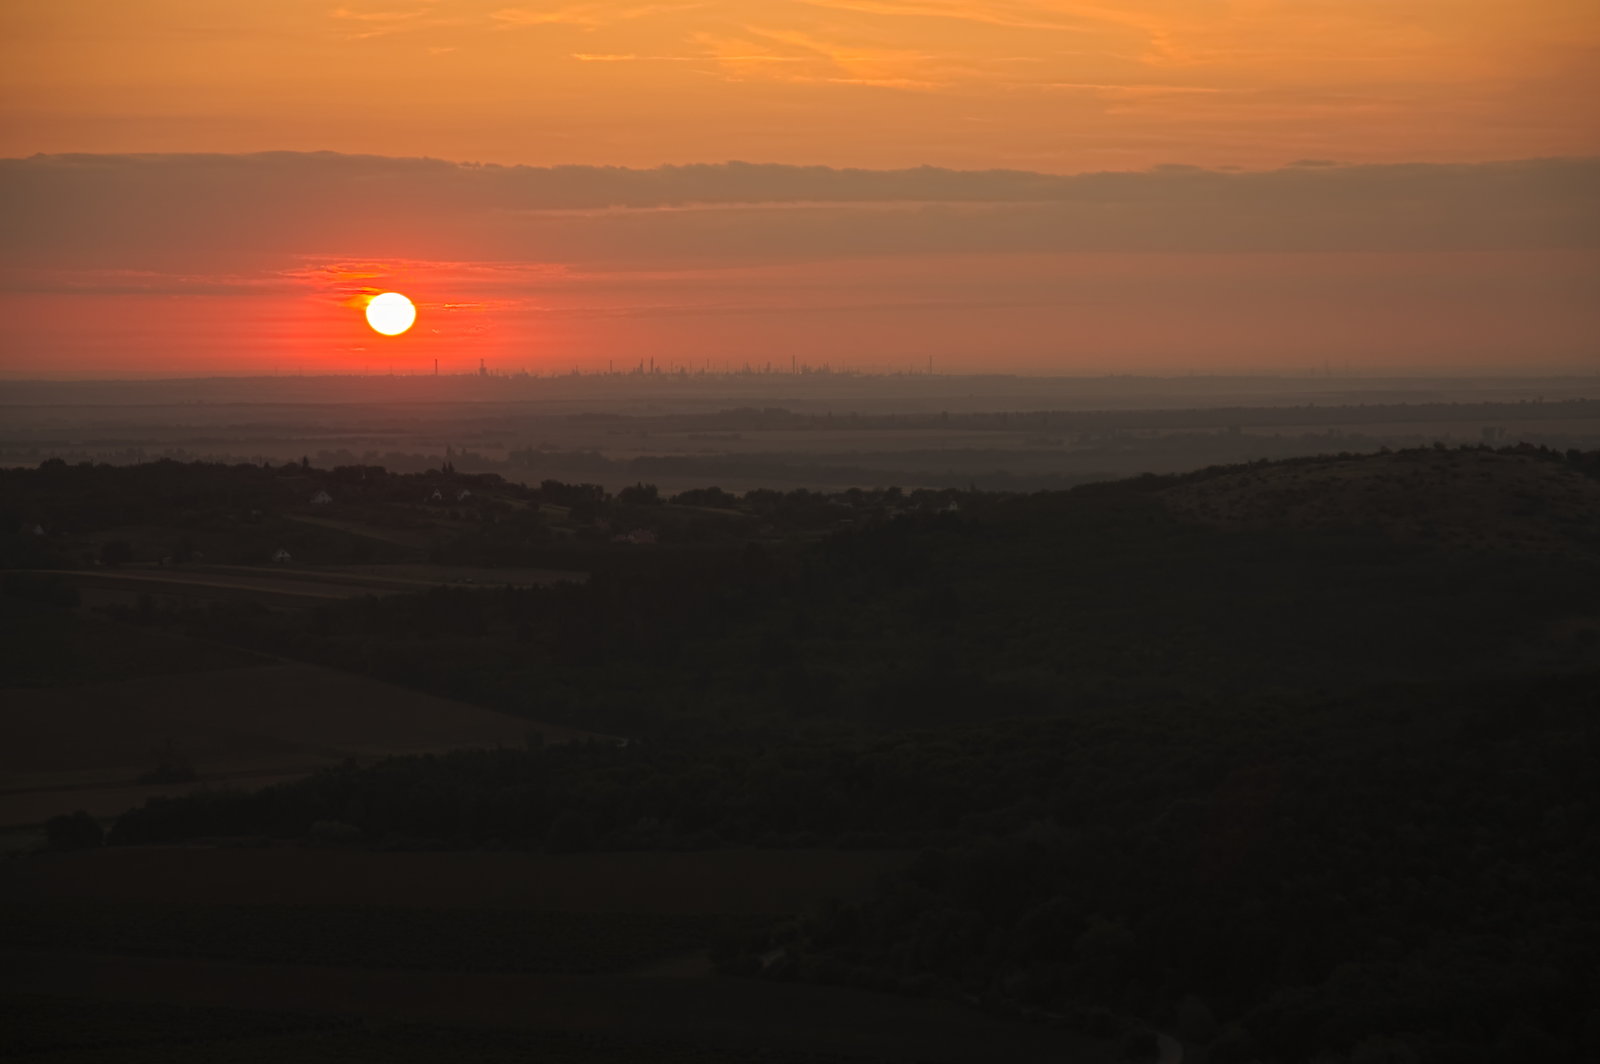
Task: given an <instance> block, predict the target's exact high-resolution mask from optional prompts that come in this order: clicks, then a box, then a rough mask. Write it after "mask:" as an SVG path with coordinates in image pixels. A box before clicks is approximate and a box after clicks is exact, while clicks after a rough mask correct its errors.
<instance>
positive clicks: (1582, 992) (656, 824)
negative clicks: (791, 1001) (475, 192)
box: [50, 449, 1600, 1062]
mask: <svg viewBox="0 0 1600 1064" xmlns="http://www.w3.org/2000/svg"><path fill="white" fill-rule="evenodd" d="M1597 470H1600V455H1595V454H1577V453H1570V454H1558V453H1555V452H1549V451H1537V450H1532V451H1530V450H1526V449H1524V450H1508V451H1502V452H1490V451H1486V450H1465V451H1436V450H1428V451H1419V452H1402V453H1398V454H1393V455H1372V456H1341V457H1338V458H1327V459H1318V460H1303V461H1297V462H1292V463H1280V464H1257V465H1253V466H1247V467H1236V468H1231V469H1216V470H1208V471H1204V472H1202V473H1197V474H1192V475H1188V476H1183V477H1170V478H1157V477H1149V478H1140V479H1137V480H1133V481H1126V482H1121V483H1117V484H1106V485H1095V486H1091V487H1087V488H1082V489H1078V490H1075V491H1071V492H1059V493H1042V494H1036V495H984V494H981V493H965V494H962V495H960V496H959V497H946V498H939V499H930V498H926V497H925V498H923V499H922V500H920V501H919V500H917V499H914V498H912V497H901V496H899V494H898V493H895V494H893V495H891V494H890V493H887V492H885V493H879V494H878V495H876V496H873V497H870V498H869V497H867V496H865V495H858V496H857V497H856V498H854V499H850V498H848V497H847V496H845V495H844V494H843V493H841V495H840V496H839V497H836V498H831V499H830V498H822V497H818V498H816V499H812V500H810V502H811V504H812V505H813V506H814V508H816V509H821V510H823V511H824V512H826V510H828V509H830V508H831V509H833V510H834V511H835V512H836V513H841V514H848V515H849V516H848V523H845V519H844V518H840V519H836V520H835V521H834V522H833V523H832V531H831V534H829V535H827V536H825V537H822V538H818V537H817V536H816V535H815V532H816V531H817V529H816V527H815V525H814V524H812V523H810V522H811V521H812V519H810V518H808V519H807V521H808V524H807V526H806V527H804V528H790V529H789V530H787V531H786V532H783V533H781V534H777V535H773V536H769V537H767V538H764V539H763V538H752V539H749V540H747V541H745V542H743V543H740V542H737V541H725V542H723V543H722V544H720V545H718V546H717V547H716V549H714V550H709V551H701V552H697V553H693V554H683V553H676V552H669V551H660V552H658V553H654V554H641V553H637V552H635V553H631V554H627V555H626V557H628V558H629V559H632V561H631V562H630V564H629V565H627V566H625V567H624V566H618V567H613V568H611V569H609V570H600V571H596V572H595V573H594V575H593V577H592V578H591V579H590V580H589V581H588V582H587V583H583V584H565V585H557V586H550V587H528V588H511V587H505V588H494V589H489V588H465V587H442V588H436V589H434V590H431V591H428V592H426V593H424V594H419V595H409V596H408V595H398V596H392V597H388V598H385V599H382V600H379V599H375V598H368V599H353V600H348V601H336V602H329V603H327V604H323V605H318V606H316V607H315V608H314V609H308V610H302V611H293V612H287V611H272V610H256V611H244V610H229V611H215V610H212V611H206V610H197V609H183V608H175V609H171V610H166V611H156V612H154V613H152V614H150V615H148V616H145V617H142V618H140V617H133V616H127V617H125V620H126V621H140V622H142V623H145V624H148V625H151V626H155V627H168V628H171V629H174V630H176V631H185V632H189V633H196V632H199V631H202V630H203V631H205V632H207V633H208V635H209V637H210V638H213V639H217V640H220V641H223V642H225V643H228V644H231V645H233V646H236V647H239V648H241V649H246V650H257V651H261V650H265V651H270V652H274V653H279V654H284V655H287V656H290V657H297V658H303V659H306V660H310V661H314V662H317V663H319V664H324V665H331V666H334V667H337V668H341V669H347V670H351V671H357V672H365V673H369V674H371V675H373V676H375V677H378V678H382V679H386V680H389V681H392V682H398V683H402V684H405V685H410V686H414V687H418V688H422V689H425V690H428V691H430V692H434V693H438V694H447V695H450V696H452V697H456V698H460V699H463V700H466V701H470V702H476V703H478V704H480V705H485V706H490V707H494V708H500V709H506V710H509V711H512V712H517V713H522V714H524V715H526V716H529V717H533V718H536V719H547V720H555V721H560V722H563V723H566V724H569V725H576V726H579V727H582V728H585V729H588V730H591V731H595V732H603V733H607V734H611V735H621V736H627V737H628V741H627V742H626V743H625V744H619V743H616V742H592V743H587V744H582V743H580V744H569V745H565V746H549V747H540V746H539V744H538V743H537V742H534V743H532V744H530V747H529V748H528V749H515V750H513V749H502V750H497V751H475V752H465V751H464V752H458V753H455V754H451V755H446V756H438V757H430V758H397V759H392V760H390V761H387V762H384V763H381V764H378V765H375V766H372V767H369V768H353V767H352V768H346V769H343V770H338V771H329V772H324V773H320V774H318V775H316V776H314V777H312V778H310V779H307V780H304V781H302V782H299V783H294V784H288V785H283V786H278V787H273V788H269V789H267V790H265V791H260V792H256V793H244V792H227V791H221V792H213V793H207V794H196V795H193V796H190V797H188V798H184V799H180V800H173V801H167V802H156V803H152V804H150V805H148V806H146V807H145V808H143V809H140V810H137V811H135V812H132V813H129V814H127V815H126V816H124V817H123V818H122V819H121V820H120V821H118V823H117V824H116V825H115V826H114V828H113V829H112V831H111V834H110V841H111V843H112V844H114V845H136V844H144V843H153V842H176V841H184V840H195V839H203V838H208V837H217V836H249V837H255V838H258V839H264V840H270V839H276V840H281V841H282V842H285V843H287V842H289V841H291V840H298V841H307V842H311V843H317V844H322V845H343V846H358V847H362V846H364V847H388V848H419V847H421V848H435V849H464V848H481V847H492V848H511V849H527V850H539V851H545V852H551V853H560V852H571V851H580V850H716V849H746V848H752V847H789V848H800V849H806V848H812V847H840V848H862V849H874V848H876V849H909V850H915V851H919V852H921V854H922V856H921V857H920V858H919V859H918V860H916V861H914V862H912V863H911V864H910V865H909V867H907V868H905V869H904V870H903V871H901V872H898V873H895V874H892V875H890V876H889V877H888V878H886V879H885V880H884V881H883V882H882V884H881V885H880V886H879V888H878V889H877V890H876V891H875V892H873V893H871V894H869V895H867V896H864V897H861V898H859V899H858V900H855V901H852V902H848V903H838V904H831V905H824V906H822V907H820V908H818V909H816V910H814V911H812V912H811V913H809V914H807V915H804V916H799V917H795V918H789V919H784V920H780V921H777V922H775V923H774V924H772V925H770V926H768V927H765V928H763V929H759V930H755V931H749V932H743V933H741V934H740V935H737V936H733V937H724V938H723V940H722V941H721V943H720V945H719V947H718V954H717V955H718V958H719V961H720V963H721V966H722V968H723V969H724V970H725V971H727V972H729V973H735V974H742V975H749V976H761V977H767V978H776V979H798V980H803V981H811V982H828V983H842V984H848V985H852V986H858V987H869V988H873V989H878V990H887V991H893V992H897V993H908V994H925V995H927V994H931V995H935V996H940V997H946V998H949V999H950V1000H952V1001H958V1000H959V1001H966V1002H969V1003H974V1004H978V1005H980V1006H981V1007H984V1008H988V1009H991V1010H994V1011H997V1012H1002V1013H1007V1014H1013V1015H1023V1016H1031V1017H1032V1018H1034V1019H1037V1020H1041V1021H1048V1020H1052V1019H1053V1020H1054V1022H1058V1023H1066V1024H1070V1025H1073V1026H1076V1027H1078V1028H1080V1029H1084V1030H1115V1029H1118V1026H1119V1024H1123V1025H1129V1024H1136V1023H1137V1022H1149V1023H1153V1024H1154V1025H1155V1026H1156V1027H1158V1028H1160V1029H1164V1030H1175V1031H1177V1032H1178V1033H1180V1034H1181V1035H1182V1037H1183V1038H1184V1039H1185V1040H1186V1041H1187V1042H1188V1043H1189V1044H1190V1045H1191V1046H1192V1047H1195V1048H1199V1047H1201V1046H1206V1045H1209V1046H1210V1059H1212V1060H1215V1061H1223V1062H1226V1061H1249V1060H1260V1061H1263V1062H1272V1061H1283V1062H1289V1061H1309V1060H1346V1059H1349V1060H1363V1061H1365V1060H1380V1059H1394V1060H1417V1061H1425V1062H1432V1061H1440V1062H1443V1061H1459V1060H1523V1059H1572V1058H1576V1057H1577V1056H1581V1055H1582V1054H1583V1052H1584V1051H1585V1050H1592V1049H1593V1048H1595V1043H1596V1039H1597V1037H1600V1019H1597V1017H1596V1015H1595V1013H1594V1011H1593V1001H1594V1000H1595V994H1596V992H1597V991H1600V988H1597V987H1596V985H1595V983H1594V978H1595V974H1594V973H1595V969H1594V965H1593V961H1594V958H1595V956H1596V949H1597V947H1600V924H1597V923H1596V919H1595V915H1594V911H1593V907H1592V902H1591V900H1590V899H1592V898H1593V897H1594V896H1596V895H1597V894H1600V851H1597V849H1596V843H1595V839H1596V838H1600V833H1597V829H1600V823H1597V819H1596V818H1597V817H1600V792H1597V791H1596V788H1595V783H1594V781H1595V780H1596V779H1600V736H1597V735H1596V717H1595V710H1596V707H1597V702H1600V636H1597V632H1600V613H1597V611H1596V603H1600V566H1597V565H1596V564H1595V558H1596V540H1595V537H1594V522H1595V520H1596V516H1597V514H1596V510H1595V509H1594V506H1593V502H1594V499H1595V484H1596V481H1595V479H1594V474H1595V472H1596V471H1597ZM753 495H755V493H752V496H753ZM717 502H718V504H719V505H718V509H721V510H729V511H732V512H734V513H740V512H746V513H748V512H749V511H750V508H751V507H752V505H754V504H757V503H758V502H759V504H761V505H766V504H768V503H769V502H770V500H755V499H752V497H751V496H746V497H744V498H740V499H730V498H723V497H721V496H718V497H717ZM769 519H770V518H769ZM605 546H606V547H607V548H609V546H610V545H605ZM593 549H595V550H597V551H598V550H602V547H601V546H600V545H596V546H595V547H594V548H593ZM616 549H617V550H618V551H621V550H623V549H624V548H622V547H620V546H619V547H617V548H616ZM628 549H631V548H628ZM646 559H649V560H648V561H647V560H646ZM50 608H59V607H50Z"/></svg>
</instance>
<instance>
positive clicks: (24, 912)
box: [0, 846, 1110, 1064]
mask: <svg viewBox="0 0 1600 1064" xmlns="http://www.w3.org/2000/svg"><path fill="white" fill-rule="evenodd" d="M907 857H908V855H907V854H905V853H902V852H895V851H827V850H805V851H783V850H743V851H711V852H693V853H642V852H641V853H615V852H613V853H593V854H575V855H563V856H551V855H529V854H515V853H372V852H360V851H346V850H328V849H310V848H302V847H293V846H274V847H264V848H259V849H253V848H244V849H233V848H195V847H185V848H178V847H149V848H138V849H127V850H123V849H110V850H102V851H97V852H93V853H79V854H62V855H57V856H55V857H52V858H50V859H42V860H35V861H30V862H15V863H13V864H12V865H10V866H9V867H6V868H5V869H4V870H3V872H0V901H3V902H4V911H5V912H6V914H7V915H6V917H5V918H4V924H3V927H0V929H3V931H4V935H5V939H6V941H7V942H8V943H9V946H10V949H9V950H8V952H7V953H6V955H5V956H4V958H3V969H4V971H5V972H6V975H4V976H0V1006H3V1007H5V1008H6V1009H7V1010H8V1011H9V1012H10V1013H11V1014H13V1015H15V1016H16V1017H18V1019H19V1021H20V1022H18V1023H16V1024H14V1025H11V1027H10V1029H9V1030H8V1032H7V1034H6V1036H5V1037H6V1038H7V1039H8V1040H9V1044H7V1045H4V1046H0V1049H5V1050H6V1051H7V1052H8V1056H9V1057H10V1058H12V1059H33V1058H34V1057H35V1056H38V1057H39V1058H41V1059H49V1060H50V1061H53V1062H59V1061H77V1062H88V1061H102V1060H112V1059H118V1060H123V1059H133V1060H141V1059H144V1060H164V1061H165V1060H173V1061H187V1060H196V1061H198V1060H215V1059H222V1058H224V1057H225V1059H229V1060H258V1059H259V1060H277V1059H296V1060H302V1059H304V1060H340V1061H344V1060H378V1059H382V1060H385V1061H391V1060H412V1059H415V1060H441V1059H444V1060H448V1059H470V1060H489V1061H497V1060H510V1059H526V1058H527V1056H528V1055H530V1054H533V1055H537V1057H538V1058H539V1059H542V1060H552V1061H571V1062H573V1064H621V1062H622V1061H635V1060H639V1061H689V1060H694V1061H713V1062H716V1061H727V1062H730V1064H731V1062H732V1061H736V1060H747V1059H750V1058H751V1055H752V1054H759V1055H760V1059H762V1060H767V1061H772V1062H775V1064H778V1062H792V1064H802V1062H814V1064H821V1062H823V1061H842V1060H860V1059H874V1060H882V1061H894V1060H919V1061H929V1062H949V1064H956V1062H964V1061H980V1060H990V1059H993V1058H994V1056H993V1055H994V1053H995V1051H996V1047H997V1046H1001V1047H1004V1052H1005V1056H1006V1059H1008V1060H1018V1061H1030V1060H1039V1061H1044V1060H1051V1061H1058V1060H1063V1059H1065V1060H1069V1061H1091V1060H1104V1059H1110V1057H1109V1054H1108V1048H1109V1045H1110V1044H1109V1043H1105V1042H1097V1041H1095V1040H1093V1039H1089V1038H1086V1037H1084V1036H1081V1035H1076V1034H1070V1033H1067V1032H1063V1031H1060V1030H1055V1029H1051V1028H1048V1027H1044V1026H1029V1025H1021V1024H1017V1023H1015V1022H1011V1021H1006V1020H1001V1019H998V1018H996V1017H993V1016H988V1015H984V1014H982V1013H980V1012H975V1011H969V1010H966V1009H952V1008H951V1007H950V1006H949V1003H947V1002H942V1001H937V1000H927V999H916V998H904V997H898V998H897V997H887V996H883V995H879V994H875V993H870V992H866V991H862V990H853V989H847V988H842V987H820V986H810V985H802V984H794V983H772V982H767V981H755V980H745V979H733V978H726V977H713V976H711V975H710V974H709V972H710V969H709V966H701V967H699V968H688V969H686V968H685V967H684V966H678V967H676V968H672V967H670V966H663V965H654V966H651V965H648V964H647V963H646V962H649V961H651V960H652V958H663V957H668V956H671V955H674V954H678V955H683V954H686V953H687V954H691V955H692V954H695V953H702V952H703V951H704V948H705V947H706V946H707V945H708V944H709V943H710V941H712V940H714V939H715V938H717V937H718V936H727V935H730V934H732V935H737V934H740V933H741V932H742V931H743V930H744V929H746V928H749V927H753V926H755V924H756V923H757V922H759V921H760V919H761V918H762V917H763V916H770V915H775V914H784V913H792V912H796V911H800V910H802V909H805V908H809V907H812V906H815V905H818V904H822V903H824V902H825V901H827V900H828V899H841V898H842V899H849V898H854V897H860V896H862V895H863V894H864V893H865V892H866V891H867V890H869V889H870V887H871V885H872V883H873V882H874V881H875V880H876V879H877V878H878V877H879V876H880V875H882V874H884V873H885V872H888V871H890V870H892V869H894V868H897V867H899V866H901V865H902V864H903V863H904V862H905V861H906V859H907ZM690 975H693V976H698V977H686V976H690Z"/></svg>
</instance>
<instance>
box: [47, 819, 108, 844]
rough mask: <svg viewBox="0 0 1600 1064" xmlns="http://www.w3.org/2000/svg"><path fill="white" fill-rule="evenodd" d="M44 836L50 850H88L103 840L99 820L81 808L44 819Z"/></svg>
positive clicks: (103, 836)
mask: <svg viewBox="0 0 1600 1064" xmlns="http://www.w3.org/2000/svg"><path fill="white" fill-rule="evenodd" d="M44 830H45V837H46V839H48V840H49V843H50V848H51V849H52V850H88V849H93V848H94V847H96V846H99V845H100V844H101V843H102V842H104V841H105V835H106V833H105V829H103V828H102V827H101V826H100V822H99V821H98V820H96V819H95V818H94V817H92V816H90V815H89V814H88V813H86V812H84V811H83V810H82V809H78V810H75V811H73V812H71V813H68V814H65V815H63V816H57V817H51V818H50V819H49V820H48V821H46V823H45V826H44Z"/></svg>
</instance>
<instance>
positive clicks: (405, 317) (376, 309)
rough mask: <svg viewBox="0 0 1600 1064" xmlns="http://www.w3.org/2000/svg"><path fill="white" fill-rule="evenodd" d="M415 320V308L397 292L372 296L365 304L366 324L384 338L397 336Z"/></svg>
mask: <svg viewBox="0 0 1600 1064" xmlns="http://www.w3.org/2000/svg"><path fill="white" fill-rule="evenodd" d="M416 320H417V308H416V306H415V304H413V303H412V302H411V300H409V299H407V298H406V297H405V296H403V295H401V294H400V293H399V292H385V293H383V294H382V295H379V296H373V297H372V302H370V303H368V304H367V324H368V325H370V326H372V327H373V329H375V330H376V331H378V332H381V333H383V335H385V336H399V335H400V334H401V333H403V332H405V331H406V330H407V329H409V328H411V323H412V322H414V321H416Z"/></svg>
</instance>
